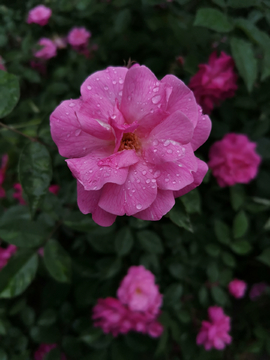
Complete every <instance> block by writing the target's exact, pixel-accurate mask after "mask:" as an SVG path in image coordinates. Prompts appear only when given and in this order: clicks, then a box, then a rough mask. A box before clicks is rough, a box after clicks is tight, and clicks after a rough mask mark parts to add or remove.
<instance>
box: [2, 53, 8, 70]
mask: <svg viewBox="0 0 270 360" xmlns="http://www.w3.org/2000/svg"><path fill="white" fill-rule="evenodd" d="M0 70H3V71H7V69H6V67H5V65H4V60H3V58H2V56H0Z"/></svg>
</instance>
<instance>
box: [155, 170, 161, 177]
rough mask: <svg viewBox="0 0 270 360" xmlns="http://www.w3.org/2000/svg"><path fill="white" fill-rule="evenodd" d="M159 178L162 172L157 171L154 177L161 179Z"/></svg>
mask: <svg viewBox="0 0 270 360" xmlns="http://www.w3.org/2000/svg"><path fill="white" fill-rule="evenodd" d="M159 176H160V171H159V170H157V171H156V172H155V173H154V177H155V178H157V177H159Z"/></svg>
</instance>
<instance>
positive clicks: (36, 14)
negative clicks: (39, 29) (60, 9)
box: [26, 5, 52, 26]
mask: <svg viewBox="0 0 270 360" xmlns="http://www.w3.org/2000/svg"><path fill="white" fill-rule="evenodd" d="M51 15H52V10H51V9H49V8H47V7H46V6H44V5H38V6H36V7H34V8H33V9H31V10H30V11H29V13H28V18H27V21H26V22H27V23H28V24H31V23H35V24H38V25H40V26H44V25H46V24H47V23H48V21H49V18H50V17H51Z"/></svg>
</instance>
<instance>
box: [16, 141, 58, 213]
mask: <svg viewBox="0 0 270 360" xmlns="http://www.w3.org/2000/svg"><path fill="white" fill-rule="evenodd" d="M19 177H20V183H21V185H22V187H23V190H24V191H25V193H26V195H27V197H28V200H29V205H30V208H31V212H32V215H33V214H34V213H35V211H36V210H37V208H38V206H39V204H40V202H41V200H42V198H43V197H44V196H45V195H46V192H47V191H48V187H49V185H50V182H51V178H52V165H51V157H50V154H49V152H48V150H47V149H46V147H45V146H44V145H42V144H40V143H38V142H31V143H29V144H27V145H26V146H25V147H24V149H23V151H22V153H21V156H20V161H19Z"/></svg>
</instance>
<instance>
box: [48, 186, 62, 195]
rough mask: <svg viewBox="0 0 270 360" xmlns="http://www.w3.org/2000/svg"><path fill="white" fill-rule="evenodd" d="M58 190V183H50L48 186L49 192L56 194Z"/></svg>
mask: <svg viewBox="0 0 270 360" xmlns="http://www.w3.org/2000/svg"><path fill="white" fill-rule="evenodd" d="M59 190H60V186H59V185H56V184H55V185H50V186H49V192H51V193H52V194H54V195H57V194H58V192H59Z"/></svg>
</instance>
